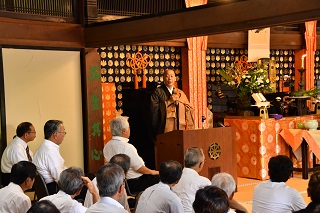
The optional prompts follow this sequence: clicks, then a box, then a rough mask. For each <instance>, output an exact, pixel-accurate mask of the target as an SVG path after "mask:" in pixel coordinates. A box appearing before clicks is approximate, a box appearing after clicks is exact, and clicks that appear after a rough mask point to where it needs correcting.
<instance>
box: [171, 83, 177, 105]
mask: <svg viewBox="0 0 320 213" xmlns="http://www.w3.org/2000/svg"><path fill="white" fill-rule="evenodd" d="M175 94H177V91H176V88H175V87H173V89H172V95H175ZM174 104H175V105H176V106H178V101H175V102H174Z"/></svg>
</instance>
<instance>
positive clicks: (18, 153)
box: [1, 122, 36, 186]
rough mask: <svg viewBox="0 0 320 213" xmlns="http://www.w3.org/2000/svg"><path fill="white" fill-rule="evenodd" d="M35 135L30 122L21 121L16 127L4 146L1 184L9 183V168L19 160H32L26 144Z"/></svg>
mask: <svg viewBox="0 0 320 213" xmlns="http://www.w3.org/2000/svg"><path fill="white" fill-rule="evenodd" d="M35 137H36V130H35V128H34V126H33V125H32V124H31V123H30V122H22V123H21V124H19V125H18V127H17V129H16V135H15V136H14V138H13V140H12V141H11V143H10V144H9V145H8V146H7V147H6V149H5V150H4V152H3V154H2V158H1V171H2V173H3V174H2V185H3V186H7V185H8V184H9V183H10V173H11V168H12V166H13V165H14V164H16V163H18V162H19V161H23V160H24V161H32V156H33V154H32V151H31V150H29V147H28V144H27V143H29V142H30V141H33V140H34V139H35Z"/></svg>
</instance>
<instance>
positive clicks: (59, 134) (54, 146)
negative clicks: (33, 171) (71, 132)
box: [33, 120, 67, 195]
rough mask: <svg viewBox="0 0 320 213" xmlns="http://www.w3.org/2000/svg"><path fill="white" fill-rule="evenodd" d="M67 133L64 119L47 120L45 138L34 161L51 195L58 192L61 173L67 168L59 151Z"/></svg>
mask: <svg viewBox="0 0 320 213" xmlns="http://www.w3.org/2000/svg"><path fill="white" fill-rule="evenodd" d="M66 134H67V132H66V130H65V128H64V125H63V122H62V121H59V120H49V121H47V122H46V123H45V125H44V137H45V139H44V141H43V142H42V144H41V145H40V146H39V148H38V149H37V150H36V153H35V155H34V159H33V163H34V164H35V165H36V166H37V169H38V172H39V174H40V175H41V176H42V177H43V179H44V181H45V183H46V185H47V188H48V192H49V194H50V195H52V194H55V193H57V192H58V187H57V186H58V185H57V183H58V181H59V177H60V173H61V172H62V171H63V170H65V169H66V168H67V167H66V166H65V165H64V159H63V158H62V156H61V155H60V151H59V145H60V144H61V143H62V141H63V139H64V136H65V135H66Z"/></svg>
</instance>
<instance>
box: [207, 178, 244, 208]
mask: <svg viewBox="0 0 320 213" xmlns="http://www.w3.org/2000/svg"><path fill="white" fill-rule="evenodd" d="M211 182H212V186H216V187H219V188H220V189H222V190H223V191H225V192H226V193H227V195H228V198H229V205H230V208H231V209H234V210H236V212H244V213H248V210H247V209H246V208H245V207H244V206H242V205H241V204H240V203H239V202H238V201H236V200H235V199H233V195H234V192H235V191H236V181H235V180H234V179H233V177H232V176H231V175H230V174H228V173H225V172H222V173H217V174H215V175H214V176H213V177H212V179H211ZM231 209H230V210H229V212H235V211H233V210H231Z"/></svg>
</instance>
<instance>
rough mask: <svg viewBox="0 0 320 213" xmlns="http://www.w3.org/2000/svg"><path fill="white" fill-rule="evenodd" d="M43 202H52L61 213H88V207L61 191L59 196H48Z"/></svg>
mask: <svg viewBox="0 0 320 213" xmlns="http://www.w3.org/2000/svg"><path fill="white" fill-rule="evenodd" d="M41 200H49V201H51V202H52V203H53V204H54V205H55V206H56V207H57V208H58V209H59V210H60V212H61V213H85V212H86V211H87V208H86V207H84V206H83V205H82V204H81V203H79V202H78V201H76V200H74V199H72V198H71V196H70V195H68V194H66V193H65V192H64V191H61V190H60V191H59V192H58V193H57V194H54V195H49V196H46V197H44V198H42V199H41Z"/></svg>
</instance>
